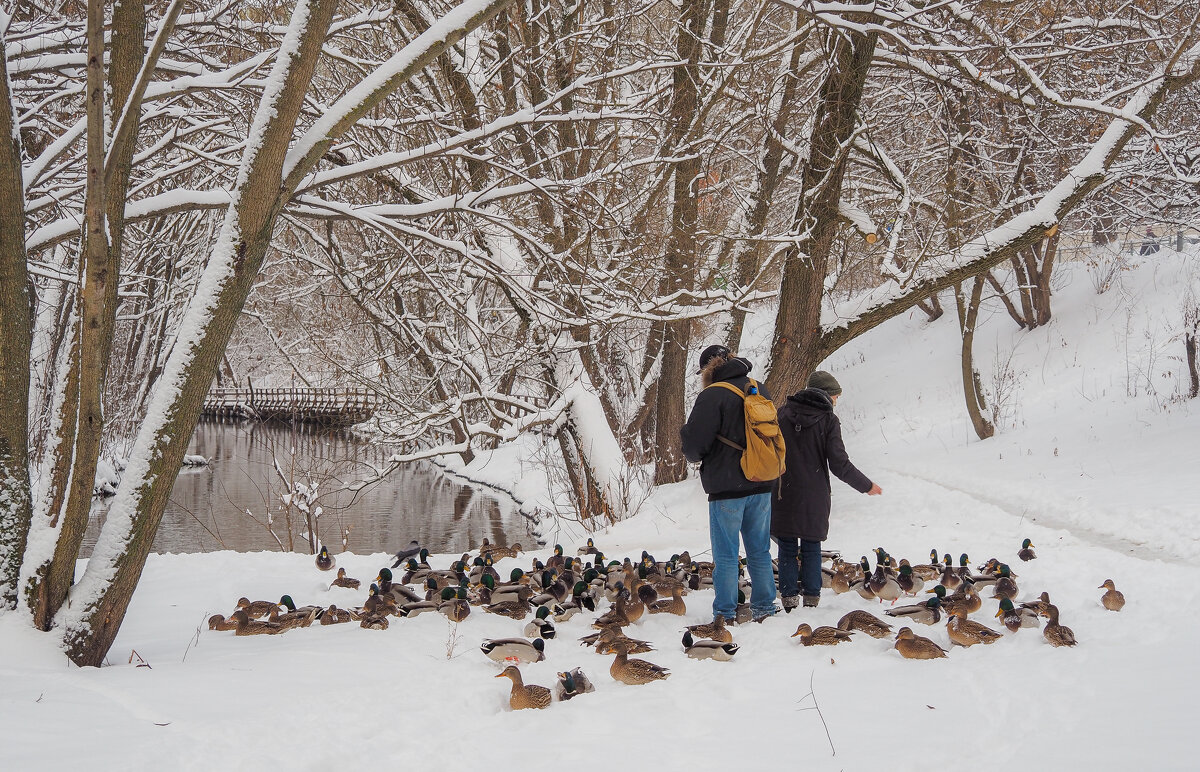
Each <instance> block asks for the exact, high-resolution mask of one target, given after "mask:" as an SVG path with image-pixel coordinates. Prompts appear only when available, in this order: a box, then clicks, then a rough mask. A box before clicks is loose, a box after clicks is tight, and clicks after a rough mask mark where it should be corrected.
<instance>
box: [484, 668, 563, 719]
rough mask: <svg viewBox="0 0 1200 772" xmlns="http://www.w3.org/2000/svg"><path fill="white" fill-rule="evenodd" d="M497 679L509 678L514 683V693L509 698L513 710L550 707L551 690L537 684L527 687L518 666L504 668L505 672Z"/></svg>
mask: <svg viewBox="0 0 1200 772" xmlns="http://www.w3.org/2000/svg"><path fill="white" fill-rule="evenodd" d="M496 678H507V679H508V680H510V681H512V693H511V694H509V696H508V705H509V707H510V708H512V709H513V710H524V709H525V708H539V709H540V708H548V707H550V690H549V689H547V688H546V687H544V686H537V685H536V684H530V685H529V686H526V685H525V682H524V680H523V679H522V678H521V671H520V670H518V669H517V666H516V665H509V666H508V667H506V668H504V671H503V672H501V673H500V674H498V675H497V676H496Z"/></svg>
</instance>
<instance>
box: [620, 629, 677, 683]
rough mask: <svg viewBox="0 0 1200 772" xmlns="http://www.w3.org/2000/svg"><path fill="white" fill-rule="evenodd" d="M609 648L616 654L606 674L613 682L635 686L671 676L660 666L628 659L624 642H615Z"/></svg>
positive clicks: (627, 649)
mask: <svg viewBox="0 0 1200 772" xmlns="http://www.w3.org/2000/svg"><path fill="white" fill-rule="evenodd" d="M611 648H612V650H613V651H615V652H616V653H617V656H616V658H615V659H613V663H612V665H611V666H610V667H609V668H608V673H609V675H611V676H612V677H613V680H615V681H620V682H621V683H623V684H628V685H630V686H637V685H639V684H648V683H650V682H651V681H661V680H663V679H665V678H667V677H668V676H670V675H671V671H670V670H668V669H667V668H665V667H662V666H661V665H655V664H654V663H653V662H647V661H646V660H644V659H630V658H629V647H628V645H627V644H626V643H625V642H624V641H619V640H618V641H615V642H614V643H612V644H611Z"/></svg>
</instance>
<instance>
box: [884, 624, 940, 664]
mask: <svg viewBox="0 0 1200 772" xmlns="http://www.w3.org/2000/svg"><path fill="white" fill-rule="evenodd" d="M895 649H896V651H898V652H900V656H901V657H904V658H905V659H940V658H942V657H945V656H946V650H945V649H943V648H942V647H941V646H938V645H937V644H936V643H934V642H933V641H931V640H929V639H928V638H922V637H921V636H919V635H916V634H915V633H913V631H912V628H911V627H901V628H900V632H898V633H896V645H895Z"/></svg>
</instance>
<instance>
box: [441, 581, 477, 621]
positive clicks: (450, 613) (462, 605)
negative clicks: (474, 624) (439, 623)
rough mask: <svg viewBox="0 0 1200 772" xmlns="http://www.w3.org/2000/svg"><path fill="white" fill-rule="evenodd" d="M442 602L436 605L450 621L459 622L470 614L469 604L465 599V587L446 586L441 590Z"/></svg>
mask: <svg viewBox="0 0 1200 772" xmlns="http://www.w3.org/2000/svg"><path fill="white" fill-rule="evenodd" d="M441 598H442V602H441V603H440V604H439V605H438V611H439V612H441V613H442V614H443V615H444V616H445V617H446V618H447V619H449V620H450V621H451V622H461V621H463V620H464V619H466V618H467V617H468V616H470V615H471V604H470V602H469V601H468V600H467V588H466V587H464V586H462V585H459V586H458V587H447V588H445V589H444V590H442V594H441Z"/></svg>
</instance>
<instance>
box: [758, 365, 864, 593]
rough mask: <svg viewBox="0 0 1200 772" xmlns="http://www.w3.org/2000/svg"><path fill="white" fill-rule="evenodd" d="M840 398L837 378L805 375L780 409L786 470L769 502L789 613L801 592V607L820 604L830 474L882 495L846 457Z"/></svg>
mask: <svg viewBox="0 0 1200 772" xmlns="http://www.w3.org/2000/svg"><path fill="white" fill-rule="evenodd" d="M841 393H842V387H841V385H840V384H839V383H838V382H837V379H836V378H834V377H833V376H832V375H830V374H829V373H827V372H825V371H823V370H818V371H817V372H815V373H813V374H812V375H811V376H809V378H808V388H806V389H804V390H802V391H799V392H796V393H795V394H793V395H791V396H790V397H788V398H787V402H786V403H785V404H784V406H783V407H781V408H780V409H779V429H780V431H781V432H782V433H783V442H784V446H785V449H786V450H785V456H784V460H785V463H786V465H787V470H786V471H785V472H784V473H783V476H782V477H780V478H779V486H780V487H779V495H778V496H776V497H775V498H774V499H773V500H772V502H771V535H772V536H774V537H775V541H776V542H778V544H779V594H780V596H782V599H783V610H784V611H786V612H788V613H791V611H792V609H794V608H796V606H798V605H799V602H798V601H799V597H798V596H799V591H800V589H803V591H804V605H805V606H816V605H817V602H818V600H819V599H820V594H821V542H823V541H825V538H826V537H827V536H828V535H829V509H830V486H829V473H830V472H833V474H834V475H836V476H837V478H838V479H839V480H841V481H842V482H844V483H846V484H847V485H849V486H850V487H851V488H854V489H855V490H856V491H858V492H859V493H866V494H869V495H871V496H878V495H879V494H881V493H883V489H882V488H880V487H879V486H878V485H876V484H875V483H873V482H871V481H870V480H869V479H868V478H867V476H866V475H864V474H863V473H862V472H860V471H858V468H857V467H855V466H854V464H852V463H850V457H849V456H848V455H847V454H846V446H845V445H844V444H843V443H842V424H841V421H839V420H838V417H837V416H836V415H834V413H833V407H834V405H836V404H837V401H838V397H839V396H840V395H841ZM797 542H799V544H797ZM797 547H799V552H800V565H799V567H797V565H796V552H797ZM798 574H799V575H800V576H799V577H798ZM798 578H799V579H800V581H799V584H800V585H801V587H800V588H798V587H797V579H798Z"/></svg>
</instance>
